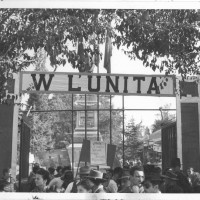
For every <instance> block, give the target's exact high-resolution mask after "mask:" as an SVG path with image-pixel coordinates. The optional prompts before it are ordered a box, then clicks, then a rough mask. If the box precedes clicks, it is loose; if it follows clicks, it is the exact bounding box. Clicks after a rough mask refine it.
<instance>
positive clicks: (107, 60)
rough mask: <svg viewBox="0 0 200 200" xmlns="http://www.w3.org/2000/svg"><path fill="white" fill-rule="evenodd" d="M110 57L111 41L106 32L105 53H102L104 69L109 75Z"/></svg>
mask: <svg viewBox="0 0 200 200" xmlns="http://www.w3.org/2000/svg"><path fill="white" fill-rule="evenodd" d="M111 56H112V41H111V38H110V36H109V35H108V32H107V35H106V43H105V52H104V68H105V69H106V70H107V73H111Z"/></svg>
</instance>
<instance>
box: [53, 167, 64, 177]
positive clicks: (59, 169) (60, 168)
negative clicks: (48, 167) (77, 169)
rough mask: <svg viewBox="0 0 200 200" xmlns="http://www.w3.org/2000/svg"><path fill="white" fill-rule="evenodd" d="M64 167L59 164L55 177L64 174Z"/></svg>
mask: <svg viewBox="0 0 200 200" xmlns="http://www.w3.org/2000/svg"><path fill="white" fill-rule="evenodd" d="M62 169H63V167H62V166H58V167H57V168H56V172H57V174H56V175H55V176H54V177H55V178H57V177H61V176H62Z"/></svg>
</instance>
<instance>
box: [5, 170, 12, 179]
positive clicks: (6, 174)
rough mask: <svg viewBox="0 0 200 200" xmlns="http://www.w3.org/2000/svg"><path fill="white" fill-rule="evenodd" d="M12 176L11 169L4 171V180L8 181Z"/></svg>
mask: <svg viewBox="0 0 200 200" xmlns="http://www.w3.org/2000/svg"><path fill="white" fill-rule="evenodd" d="M10 176H11V171H10V169H9V168H6V169H3V178H4V179H8V178H9V177H10Z"/></svg>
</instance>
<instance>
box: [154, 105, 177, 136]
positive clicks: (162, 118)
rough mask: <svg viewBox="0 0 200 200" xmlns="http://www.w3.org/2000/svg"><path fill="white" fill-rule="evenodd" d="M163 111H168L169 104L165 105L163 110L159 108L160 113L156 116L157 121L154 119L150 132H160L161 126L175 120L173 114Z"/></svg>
mask: <svg viewBox="0 0 200 200" xmlns="http://www.w3.org/2000/svg"><path fill="white" fill-rule="evenodd" d="M163 109H170V104H166V105H164V106H163V108H160V112H161V113H160V114H158V116H159V119H156V120H155V121H154V123H153V125H152V132H155V131H157V130H160V129H161V128H162V126H164V125H166V124H168V123H169V122H172V120H175V114H172V113H170V112H169V111H168V110H163Z"/></svg>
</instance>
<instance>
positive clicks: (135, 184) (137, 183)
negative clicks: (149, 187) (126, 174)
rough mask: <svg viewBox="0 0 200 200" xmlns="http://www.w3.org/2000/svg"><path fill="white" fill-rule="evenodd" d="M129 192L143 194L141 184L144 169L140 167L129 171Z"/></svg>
mask: <svg viewBox="0 0 200 200" xmlns="http://www.w3.org/2000/svg"><path fill="white" fill-rule="evenodd" d="M130 180H131V190H132V191H133V193H143V192H144V188H143V186H142V182H143V181H144V169H143V167H140V166H134V167H132V168H131V169H130Z"/></svg>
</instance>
